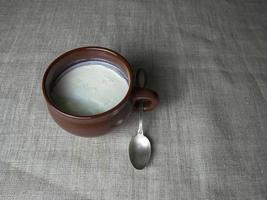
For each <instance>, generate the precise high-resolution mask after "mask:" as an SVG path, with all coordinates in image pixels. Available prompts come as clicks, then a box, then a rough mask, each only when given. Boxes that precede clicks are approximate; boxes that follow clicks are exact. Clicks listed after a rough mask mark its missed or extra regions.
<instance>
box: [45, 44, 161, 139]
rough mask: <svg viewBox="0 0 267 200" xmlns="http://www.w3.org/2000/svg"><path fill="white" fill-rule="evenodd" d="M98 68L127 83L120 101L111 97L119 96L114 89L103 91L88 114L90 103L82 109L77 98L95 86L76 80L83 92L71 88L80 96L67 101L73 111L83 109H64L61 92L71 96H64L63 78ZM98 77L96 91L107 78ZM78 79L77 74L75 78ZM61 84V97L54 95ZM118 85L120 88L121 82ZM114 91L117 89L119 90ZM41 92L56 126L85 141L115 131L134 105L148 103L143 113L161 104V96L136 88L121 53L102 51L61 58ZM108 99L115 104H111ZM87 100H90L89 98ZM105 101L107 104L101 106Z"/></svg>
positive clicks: (47, 74) (81, 51) (76, 52)
mask: <svg viewBox="0 0 267 200" xmlns="http://www.w3.org/2000/svg"><path fill="white" fill-rule="evenodd" d="M96 64H99V65H101V66H102V67H104V68H106V70H105V71H110V73H113V75H114V74H116V75H115V76H116V77H117V78H118V80H119V79H121V80H123V81H124V83H123V84H126V85H124V86H123V87H121V88H122V89H119V90H116V91H117V94H119V95H120V97H118V98H117V99H116V98H114V96H113V97H112V94H113V93H114V94H116V92H112V87H111V86H109V87H104V91H103V92H102V93H101V94H100V95H98V98H95V99H94V101H95V102H93V103H91V105H88V110H86V108H87V107H86V103H87V102H86V101H84V102H83V103H84V105H83V107H82V106H81V105H80V104H79V101H80V100H79V99H77V95H78V96H79V95H81V94H82V93H84V95H86V94H85V93H88V92H86V89H87V88H88V87H87V86H88V84H90V83H91V85H92V83H93V82H92V80H89V81H91V82H90V83H86V84H85V85H82V84H84V83H81V82H79V81H77V80H78V79H77V80H75V79H73V80H72V81H74V82H72V83H74V84H73V85H76V86H77V90H79V89H78V87H79V88H80V89H81V90H80V92H79V93H77V91H76V89H75V86H72V87H74V90H73V91H74V93H77V95H76V96H74V97H73V98H72V97H71V96H70V97H71V98H70V99H68V100H71V101H70V105H72V107H73V108H75V107H77V108H79V107H81V109H80V110H79V109H78V110H75V109H74V110H72V109H69V108H70V107H69V106H68V105H67V106H66V105H64V103H66V102H64V98H63V99H62V98H61V97H62V96H61V97H60V95H62V91H63V93H64V94H63V96H64V95H65V94H67V93H69V92H68V91H66V92H64V88H66V87H67V86H66V85H65V86H66V87H65V86H64V84H65V83H64V81H63V82H62V81H61V80H63V79H64V77H67V76H68V74H71V73H73V72H74V71H76V72H77V71H78V70H76V69H78V68H79V69H82V68H83V67H85V66H88V69H89V68H90V66H92V65H96ZM105 71H104V72H105ZM88 72H89V71H88ZM80 73H82V72H80ZM98 73H100V74H98V75H96V76H95V80H97V81H98V83H97V84H95V86H96V87H95V88H96V89H97V88H98V86H99V87H100V85H101V84H102V83H100V82H101V81H105V79H104V77H102V74H101V73H102V72H101V71H100V72H98ZM89 75H91V74H89ZM78 76H79V75H78ZM78 76H77V74H76V78H77V77H78ZM103 76H104V75H103ZM92 77H93V76H92ZM106 78H107V77H106ZM117 78H116V79H117ZM60 81H61V82H62V83H63V84H62V85H63V86H64V87H63V89H62V86H61V87H58V90H57V91H58V92H59V93H57V92H54V91H56V90H55V88H56V87H57V85H60V83H61V82H60ZM121 83H122V82H121ZM108 84H110V83H108ZM117 84H119V85H120V86H121V84H120V82H118V83H117ZM83 86H85V87H83ZM89 87H90V86H89ZM114 88H115V89H116V87H114ZM114 88H113V89H114ZM42 89H43V94H44V97H45V100H46V102H47V107H48V110H49V113H50V114H51V116H52V117H53V119H54V120H55V122H56V123H57V124H58V125H59V126H60V127H62V128H63V129H65V130H66V131H68V132H70V133H73V134H75V135H79V136H84V137H89V136H97V135H101V134H103V133H107V132H108V131H109V130H110V129H112V128H113V127H115V126H117V125H119V124H121V123H122V122H123V120H124V119H125V118H126V117H127V116H128V115H129V114H130V113H131V112H132V110H133V108H134V105H135V104H136V103H137V102H138V101H145V106H144V111H148V110H152V109H154V108H155V107H156V105H157V104H158V96H157V94H156V93H155V92H154V91H152V90H149V89H146V88H142V89H141V88H136V87H134V76H133V71H132V68H131V67H130V65H129V63H128V62H127V60H126V59H125V58H123V57H122V56H121V55H119V54H118V53H116V52H114V51H112V50H109V49H106V48H102V47H82V48H78V49H74V50H71V51H69V52H67V53H65V54H63V55H61V56H60V57H58V58H57V59H56V60H55V61H53V62H52V63H51V64H50V66H49V67H48V68H47V70H46V72H45V74H44V77H43V82H42ZM109 90H110V91H109ZM120 90H123V91H120ZM60 92H61V94H60ZM108 92H110V93H109V95H107V93H108ZM57 95H58V96H57ZM101 95H102V96H101ZM103 95H104V96H103ZM96 97H97V95H96ZM102 97H104V98H102ZM115 97H116V95H115ZM60 98H61V99H60ZM109 98H111V99H115V100H114V101H113V102H111V101H110V99H109ZM84 99H88V97H86V98H84ZM102 99H104V100H105V101H103V102H102ZM62 100H63V102H62ZM75 103H76V104H75ZM109 104H110V105H109ZM99 105H102V107H101V106H100V107H99ZM90 108H91V109H90Z"/></svg>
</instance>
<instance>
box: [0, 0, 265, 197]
mask: <svg viewBox="0 0 267 200" xmlns="http://www.w3.org/2000/svg"><path fill="white" fill-rule="evenodd" d="M90 45H97V46H104V47H108V48H111V49H114V50H115V51H118V52H119V53H121V54H122V55H124V56H125V57H126V58H127V59H128V60H129V62H130V63H131V64H132V65H133V66H134V67H135V68H139V67H143V68H145V69H146V70H147V71H148V73H149V87H150V88H152V89H154V90H156V91H157V92H158V93H159V95H160V106H159V107H158V108H157V109H156V110H155V111H153V112H151V113H147V114H146V115H145V117H146V121H145V124H146V130H147V135H149V136H150V138H151V140H152V142H153V157H152V160H151V162H150V164H149V166H148V167H147V168H146V169H144V170H142V171H138V170H135V169H134V168H133V167H132V166H131V164H130V162H129V158H128V144H129V141H130V138H131V136H132V135H134V134H136V130H137V115H136V114H132V115H131V117H130V118H128V120H127V121H126V122H125V123H124V124H123V125H122V126H120V127H119V128H117V129H115V130H114V131H112V132H111V133H110V134H108V135H105V136H102V137H98V138H80V137H77V136H73V135H71V134H68V133H66V132H65V131H63V130H62V129H61V128H59V127H58V126H57V125H56V124H55V123H54V121H53V120H52V119H51V117H50V115H49V114H48V112H47V109H46V105H45V102H44V99H43V96H42V92H41V79H42V75H43V73H44V71H45V69H46V67H47V66H48V64H49V63H50V62H51V61H52V60H53V59H54V58H55V57H57V56H59V55H60V54H62V53H63V52H65V51H68V50H70V49H73V48H77V47H80V46H90ZM266 65H267V1H266V0H262V1H260V0H254V1H253V0H248V1H241V0H240V1H236V0H233V1H228V0H222V1H215V0H205V1H192V0H183V1H182V0H168V1H167V0H155V1H152V0H146V1H140V0H120V1H116V0H109V1H104V0H91V1H86V0H82V1H74V0H73V1H59V0H47V1H41V0H38V1H30V0H27V1H19V0H17V1H15V0H9V1H7V0H0V113H1V117H0V199H1V200H2V199H27V200H30V199H35V200H36V199H138V200H141V199H148V200H157V199H160V200H165V199H168V200H169V199H188V200H189V199H190V200H191V199H203V200H204V199H205V200H206V199H240V200H245V199H253V200H263V199H267V101H266V99H267V66H266Z"/></svg>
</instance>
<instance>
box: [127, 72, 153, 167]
mask: <svg viewBox="0 0 267 200" xmlns="http://www.w3.org/2000/svg"><path fill="white" fill-rule="evenodd" d="M140 71H141V70H140ZM140 71H138V73H137V81H139V85H140V77H139V76H140V73H141V72H140ZM143 75H144V77H143V78H144V83H143V86H142V87H144V84H145V82H146V80H145V72H144V71H143ZM143 111H144V108H143V102H140V104H139V128H138V131H137V134H136V135H135V136H133V137H132V139H131V142H130V145H129V156H130V160H131V163H132V165H133V166H134V167H135V168H136V169H143V168H144V167H145V166H146V165H147V164H148V162H149V159H150V155H151V144H150V141H149V140H148V138H147V137H146V136H145V135H144V131H143Z"/></svg>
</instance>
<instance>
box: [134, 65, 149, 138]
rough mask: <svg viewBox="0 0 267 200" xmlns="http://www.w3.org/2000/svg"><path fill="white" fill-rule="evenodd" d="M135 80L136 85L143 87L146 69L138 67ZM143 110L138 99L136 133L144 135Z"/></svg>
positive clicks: (142, 104)
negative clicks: (137, 125)
mask: <svg viewBox="0 0 267 200" xmlns="http://www.w3.org/2000/svg"><path fill="white" fill-rule="evenodd" d="M136 81H137V86H138V87H140V88H144V87H145V86H146V83H147V74H146V71H145V70H144V69H142V68H139V69H138V70H137V73H136ZM143 111H144V103H143V101H140V103H139V127H138V134H141V135H144V131H143Z"/></svg>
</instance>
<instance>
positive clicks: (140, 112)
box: [137, 102, 144, 135]
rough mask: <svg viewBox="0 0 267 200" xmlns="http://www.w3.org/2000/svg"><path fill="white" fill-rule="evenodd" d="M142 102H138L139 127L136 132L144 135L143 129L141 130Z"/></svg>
mask: <svg viewBox="0 0 267 200" xmlns="http://www.w3.org/2000/svg"><path fill="white" fill-rule="evenodd" d="M143 110H144V108H143V102H140V103H139V114H138V115H139V127H138V131H137V133H138V134H141V135H144V131H143Z"/></svg>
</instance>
